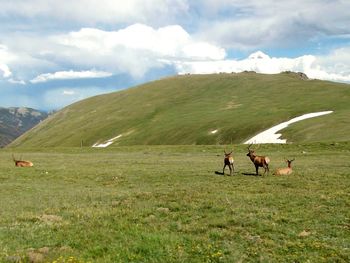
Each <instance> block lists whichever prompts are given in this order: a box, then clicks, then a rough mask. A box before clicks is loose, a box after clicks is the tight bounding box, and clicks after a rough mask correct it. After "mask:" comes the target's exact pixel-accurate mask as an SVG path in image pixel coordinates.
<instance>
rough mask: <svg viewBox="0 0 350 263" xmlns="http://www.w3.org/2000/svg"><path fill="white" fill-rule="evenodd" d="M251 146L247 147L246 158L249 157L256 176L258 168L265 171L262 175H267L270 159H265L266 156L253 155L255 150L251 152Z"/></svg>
mask: <svg viewBox="0 0 350 263" xmlns="http://www.w3.org/2000/svg"><path fill="white" fill-rule="evenodd" d="M252 145H253V144H250V145H249V146H248V151H249V152H248V153H247V156H249V158H250V160H251V161H252V162H253V164H254V165H255V170H256V175H258V174H259V173H258V170H259V167H263V168H264V169H265V171H264V174H265V173H266V171H267V173H269V163H270V158H269V157H267V156H258V155H256V153H255V150H251V149H250V147H251V146H252Z"/></svg>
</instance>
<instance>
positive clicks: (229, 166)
mask: <svg viewBox="0 0 350 263" xmlns="http://www.w3.org/2000/svg"><path fill="white" fill-rule="evenodd" d="M228 168H229V169H230V175H232V168H231V165H228Z"/></svg>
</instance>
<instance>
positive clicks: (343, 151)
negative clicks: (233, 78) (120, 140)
mask: <svg viewBox="0 0 350 263" xmlns="http://www.w3.org/2000/svg"><path fill="white" fill-rule="evenodd" d="M227 148H230V146H229V147H227ZM223 149H224V147H223V146H133V147H128V146H124V147H113V148H107V149H91V148H82V149H79V148H55V149H51V148H48V149H27V150H26V151H25V152H23V151H21V152H19V150H18V149H17V150H16V149H2V150H1V151H0V184H1V191H0V207H1V209H0V262H11V261H9V260H11V257H12V259H13V258H15V259H16V258H17V259H19V258H21V259H22V261H24V262H27V261H29V257H30V253H32V254H33V253H34V254H35V253H36V254H35V255H37V256H38V255H39V256H41V257H43V258H44V260H45V262H53V261H54V260H58V262H89V261H90V262H349V261H350V246H349V244H350V212H349V211H350V209H349V208H350V195H349V189H350V174H349V168H350V165H349V157H350V144H349V143H345V142H344V143H333V144H329V143H316V144H305V145H304V144H293V145H261V146H260V148H259V150H258V152H259V153H260V154H268V156H269V157H270V159H271V160H272V162H271V171H272V170H273V169H275V168H277V167H283V166H284V165H285V164H284V163H283V158H284V157H287V158H288V157H294V158H295V162H294V163H293V164H294V167H293V168H294V173H293V174H292V175H290V176H281V177H276V176H273V175H272V173H271V174H270V175H268V176H248V175H244V174H249V173H254V167H253V165H252V163H251V162H250V160H249V159H248V157H247V156H245V154H246V146H242V145H239V146H235V147H234V156H235V168H236V172H235V175H234V176H231V177H230V176H219V175H215V173H214V172H215V171H216V170H218V171H220V170H221V169H222V166H223ZM12 152H14V153H15V154H16V155H20V154H23V158H24V159H29V160H31V161H33V163H34V165H35V166H34V167H32V168H16V167H14V164H13V162H12V157H11V154H12ZM227 172H228V171H227ZM43 250H44V251H45V253H44V252H42V251H43Z"/></svg>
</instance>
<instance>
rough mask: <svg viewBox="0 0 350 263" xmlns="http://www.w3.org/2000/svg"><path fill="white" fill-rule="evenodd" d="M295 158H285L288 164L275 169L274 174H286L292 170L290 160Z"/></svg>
mask: <svg viewBox="0 0 350 263" xmlns="http://www.w3.org/2000/svg"><path fill="white" fill-rule="evenodd" d="M294 160H295V159H292V160H288V159H286V160H285V161H286V163H287V164H288V167H286V168H279V169H277V170H276V171H275V172H274V175H288V174H291V173H292V172H293V170H292V165H291V164H292V162H293V161H294Z"/></svg>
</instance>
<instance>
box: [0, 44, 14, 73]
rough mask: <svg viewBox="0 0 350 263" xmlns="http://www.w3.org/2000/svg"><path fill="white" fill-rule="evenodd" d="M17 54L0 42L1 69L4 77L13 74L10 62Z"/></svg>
mask: <svg viewBox="0 0 350 263" xmlns="http://www.w3.org/2000/svg"><path fill="white" fill-rule="evenodd" d="M14 58H15V56H14V55H13V54H12V53H11V52H9V50H8V48H7V46H5V45H1V44H0V71H1V72H2V77H3V78H9V77H10V76H11V75H12V72H11V70H10V67H9V66H8V63H9V62H11V61H13V60H14Z"/></svg>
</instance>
